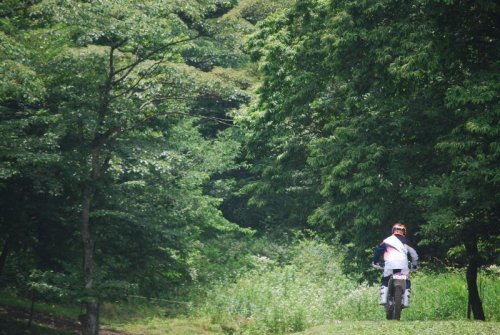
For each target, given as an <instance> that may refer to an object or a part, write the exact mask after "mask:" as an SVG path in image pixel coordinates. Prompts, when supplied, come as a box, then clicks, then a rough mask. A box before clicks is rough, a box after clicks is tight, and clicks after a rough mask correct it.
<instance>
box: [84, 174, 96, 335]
mask: <svg viewBox="0 0 500 335" xmlns="http://www.w3.org/2000/svg"><path fill="white" fill-rule="evenodd" d="M92 194H93V187H92V185H91V184H90V183H88V184H87V185H85V187H84V190H83V197H82V226H81V235H82V242H83V273H84V281H85V291H86V295H87V297H88V298H87V299H89V300H88V301H87V302H86V303H85V305H86V312H85V314H83V315H81V316H80V321H81V322H82V334H83V335H97V334H98V333H99V325H98V322H97V320H98V317H97V314H96V313H98V307H97V306H98V302H97V298H96V297H94V296H93V292H92V289H93V286H94V241H93V239H92V235H91V232H90V205H91V202H92Z"/></svg>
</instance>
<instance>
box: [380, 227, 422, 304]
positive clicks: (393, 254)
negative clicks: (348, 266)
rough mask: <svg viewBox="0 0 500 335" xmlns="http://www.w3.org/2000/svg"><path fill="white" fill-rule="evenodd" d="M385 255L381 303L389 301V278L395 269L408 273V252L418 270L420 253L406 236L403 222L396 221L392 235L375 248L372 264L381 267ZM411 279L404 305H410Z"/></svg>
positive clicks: (405, 293)
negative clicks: (382, 257)
mask: <svg viewBox="0 0 500 335" xmlns="http://www.w3.org/2000/svg"><path fill="white" fill-rule="evenodd" d="M382 254H383V255H384V263H385V264H384V273H383V275H382V283H381V287H380V305H385V304H386V303H387V295H388V293H389V287H388V286H389V278H390V276H391V275H392V274H393V270H394V269H400V270H401V273H402V274H405V275H408V274H409V273H410V270H409V268H408V254H410V257H411V264H412V265H411V267H412V269H413V270H416V269H417V267H418V254H417V252H416V251H415V249H414V248H413V246H412V244H411V243H410V241H409V240H408V238H407V237H406V226H405V225H403V224H401V223H396V224H394V226H393V227H392V235H391V236H389V237H387V238H386V239H385V240H383V241H382V243H380V245H379V246H378V247H377V248H376V249H375V254H374V255H373V260H372V265H373V266H374V267H379V268H380V264H379V259H380V256H381V255H382ZM410 285H411V283H410V280H409V279H407V280H406V290H405V292H404V295H403V306H404V307H410V293H411V286H410Z"/></svg>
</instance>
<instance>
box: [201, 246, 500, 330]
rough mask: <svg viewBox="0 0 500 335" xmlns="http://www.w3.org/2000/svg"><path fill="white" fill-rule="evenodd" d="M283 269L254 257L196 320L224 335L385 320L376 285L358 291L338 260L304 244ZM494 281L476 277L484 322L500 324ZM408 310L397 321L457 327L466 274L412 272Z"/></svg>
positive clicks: (321, 248)
mask: <svg viewBox="0 0 500 335" xmlns="http://www.w3.org/2000/svg"><path fill="white" fill-rule="evenodd" d="M293 255H294V256H293V258H292V260H291V261H290V262H289V264H286V265H279V264H276V263H275V262H274V261H272V260H270V259H267V258H265V257H256V259H255V262H256V263H257V264H258V266H256V267H255V269H254V270H252V271H250V272H248V273H247V274H246V275H244V276H241V277H240V278H239V279H238V280H237V281H236V282H235V283H234V284H231V285H228V284H222V285H220V286H219V287H216V288H214V289H213V290H212V291H211V292H210V293H209V296H208V298H207V300H206V305H205V306H204V307H203V309H202V312H203V313H204V315H207V316H209V317H210V318H211V320H212V322H213V323H215V324H220V325H223V328H224V329H226V331H227V333H235V334H252V335H253V334H255V335H257V334H259V335H261V334H284V333H288V332H298V331H303V330H305V329H307V328H310V327H313V326H316V325H321V324H327V323H330V322H332V321H335V320H383V319H384V318H385V314H384V310H383V308H382V307H381V306H379V305H378V290H379V289H378V285H368V284H361V285H359V284H358V283H357V282H356V281H354V280H351V279H350V278H348V277H347V276H346V275H344V274H343V273H342V270H341V267H340V259H339V252H338V251H337V250H336V249H335V248H334V247H332V246H330V245H327V244H325V243H321V242H316V241H303V242H301V243H300V244H299V245H298V246H297V247H296V248H295V250H294V253H293ZM497 276H498V273H496V274H486V273H482V274H480V278H479V285H480V288H481V297H482V299H483V304H484V308H485V312H486V314H487V317H488V318H489V319H490V320H494V321H498V320H499V319H500V310H499V307H498V306H499V302H500V301H499V299H498V294H497V293H498V290H499V289H500V285H499V283H498V281H496V277H497ZM412 289H413V294H412V299H411V307H410V308H408V309H405V310H404V311H403V316H402V319H403V320H460V319H465V317H466V307H467V287H466V282H465V274H464V273H463V271H459V270H449V272H447V273H444V274H431V273H426V272H425V271H424V272H417V273H415V274H414V275H413V276H412Z"/></svg>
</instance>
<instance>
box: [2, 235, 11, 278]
mask: <svg viewBox="0 0 500 335" xmlns="http://www.w3.org/2000/svg"><path fill="white" fill-rule="evenodd" d="M9 252H10V236H7V239H6V240H5V243H4V245H3V249H2V254H1V255H0V276H1V275H2V272H3V269H4V268H5V264H6V263H7V256H8V255H9Z"/></svg>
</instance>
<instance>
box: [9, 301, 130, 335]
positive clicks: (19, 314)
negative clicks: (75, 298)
mask: <svg viewBox="0 0 500 335" xmlns="http://www.w3.org/2000/svg"><path fill="white" fill-rule="evenodd" d="M29 317H30V313H29V311H27V310H25V309H22V308H18V307H12V306H6V305H0V319H5V320H25V321H26V322H28V320H29ZM33 322H34V323H36V324H41V325H43V326H45V327H48V328H52V329H57V330H62V331H67V332H71V333H75V334H80V333H81V328H80V323H79V322H78V321H76V320H72V319H68V318H63V317H60V316H57V315H53V314H48V313H40V312H35V313H34V314H33ZM99 335H129V334H127V333H123V332H119V331H115V330H111V329H106V328H104V327H101V329H100V330H99Z"/></svg>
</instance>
